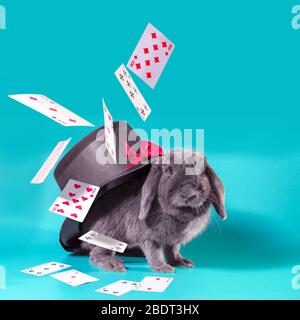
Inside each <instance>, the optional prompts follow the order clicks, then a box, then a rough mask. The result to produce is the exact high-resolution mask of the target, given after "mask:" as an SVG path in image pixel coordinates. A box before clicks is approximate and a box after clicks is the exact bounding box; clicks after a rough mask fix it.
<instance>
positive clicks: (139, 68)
mask: <svg viewBox="0 0 300 320" xmlns="http://www.w3.org/2000/svg"><path fill="white" fill-rule="evenodd" d="M174 48H175V45H174V43H172V42H171V41H170V40H169V39H167V38H166V37H165V36H164V35H163V34H162V33H161V32H160V31H159V30H157V29H156V28H155V27H154V26H153V25H152V24H151V23H149V24H148V25H147V27H146V30H145V31H144V33H143V35H142V37H141V39H140V41H139V42H138V44H137V46H136V48H135V50H134V51H133V54H132V56H131V57H130V59H129V61H128V64H127V67H128V68H129V69H130V70H131V71H133V72H134V73H135V74H136V75H137V76H139V77H140V78H141V79H142V80H144V81H145V82H146V83H147V84H148V85H149V86H150V87H151V88H152V89H153V88H154V87H155V86H156V83H157V81H158V79H159V78H160V76H161V74H162V72H163V70H164V68H165V66H166V64H167V62H168V61H169V59H170V56H171V54H172V53H173V51H174Z"/></svg>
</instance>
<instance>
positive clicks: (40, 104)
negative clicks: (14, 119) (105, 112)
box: [9, 94, 94, 127]
mask: <svg viewBox="0 0 300 320" xmlns="http://www.w3.org/2000/svg"><path fill="white" fill-rule="evenodd" d="M9 97H10V98H11V99H14V100H16V101H18V102H20V103H22V104H24V105H25V106H27V107H29V108H31V109H33V110H35V111H37V112H39V113H41V114H43V115H44V116H46V117H48V118H50V119H51V120H53V121H55V122H57V123H59V124H61V125H63V126H66V127H72V126H86V127H94V125H93V124H92V123H90V122H88V121H86V120H85V119H83V118H81V117H79V116H78V115H77V114H75V113H74V112H72V111H70V110H69V109H67V108H65V107H63V106H61V105H60V104H58V103H56V102H54V101H52V100H51V99H49V98H47V97H46V96H43V95H41V94H12V95H9Z"/></svg>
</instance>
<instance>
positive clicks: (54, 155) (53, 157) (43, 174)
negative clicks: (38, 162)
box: [31, 138, 71, 184]
mask: <svg viewBox="0 0 300 320" xmlns="http://www.w3.org/2000/svg"><path fill="white" fill-rule="evenodd" d="M70 141H71V138H70V139H68V140H64V141H60V142H59V143H58V144H57V145H56V147H55V148H54V149H53V151H52V152H51V154H50V156H49V157H48V159H47V160H46V161H45V162H44V164H43V165H42V167H41V168H40V170H39V171H38V172H37V174H36V175H35V176H34V178H33V179H32V180H31V183H35V184H38V183H43V182H44V181H45V179H46V178H47V176H48V174H49V173H50V171H51V170H52V168H53V167H54V166H55V164H56V162H57V160H58V159H59V157H60V156H61V154H62V153H63V152H64V150H65V148H66V147H67V145H68V144H69V142H70Z"/></svg>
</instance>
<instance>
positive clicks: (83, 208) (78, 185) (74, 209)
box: [49, 179, 100, 222]
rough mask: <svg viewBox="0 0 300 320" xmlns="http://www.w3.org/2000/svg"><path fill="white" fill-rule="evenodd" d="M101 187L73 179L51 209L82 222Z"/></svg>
mask: <svg viewBox="0 0 300 320" xmlns="http://www.w3.org/2000/svg"><path fill="white" fill-rule="evenodd" d="M99 189H100V188H99V187H97V186H93V185H91V184H88V183H84V182H80V181H76V180H73V179H71V180H69V182H68V183H67V185H66V186H65V188H64V189H63V191H62V192H61V194H60V195H59V197H58V198H57V199H56V200H55V202H54V203H53V205H52V206H51V207H50V209H49V211H51V212H54V213H57V214H60V215H63V216H65V217H67V218H70V219H73V220H76V221H79V222H82V221H83V220H84V219H85V217H86V215H87V214H88V212H89V210H90V208H91V206H92V204H93V202H94V200H95V198H96V195H97V193H98V191H99Z"/></svg>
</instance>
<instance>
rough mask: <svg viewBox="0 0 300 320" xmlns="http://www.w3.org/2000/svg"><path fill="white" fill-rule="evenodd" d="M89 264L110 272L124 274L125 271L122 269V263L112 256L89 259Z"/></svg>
mask: <svg viewBox="0 0 300 320" xmlns="http://www.w3.org/2000/svg"><path fill="white" fill-rule="evenodd" d="M90 261H91V263H93V264H95V265H97V266H99V267H101V268H103V269H106V270H110V271H115V272H125V271H127V269H126V268H125V267H124V264H123V261H122V260H121V259H119V258H116V257H112V256H101V257H99V256H98V257H91V259H90Z"/></svg>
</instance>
